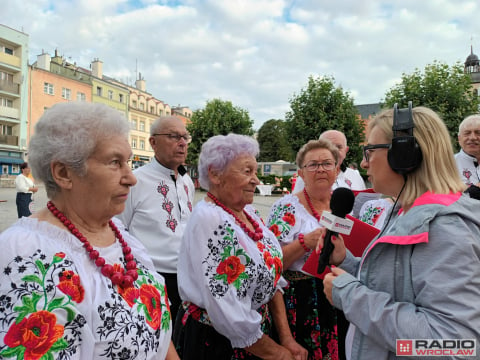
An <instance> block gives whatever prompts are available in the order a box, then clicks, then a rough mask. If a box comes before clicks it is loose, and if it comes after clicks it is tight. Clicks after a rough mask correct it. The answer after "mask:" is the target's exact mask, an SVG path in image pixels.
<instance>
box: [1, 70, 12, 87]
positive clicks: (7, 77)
mask: <svg viewBox="0 0 480 360" xmlns="http://www.w3.org/2000/svg"><path fill="white" fill-rule="evenodd" d="M0 80H1V81H4V82H6V83H8V84H13V74H10V73H7V72H3V71H0Z"/></svg>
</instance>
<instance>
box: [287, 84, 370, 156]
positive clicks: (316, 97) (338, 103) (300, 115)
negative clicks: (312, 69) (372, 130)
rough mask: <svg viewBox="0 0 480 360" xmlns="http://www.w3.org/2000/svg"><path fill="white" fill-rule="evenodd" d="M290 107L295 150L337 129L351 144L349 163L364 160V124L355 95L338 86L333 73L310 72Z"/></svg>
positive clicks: (290, 135) (289, 124) (290, 131)
mask: <svg viewBox="0 0 480 360" xmlns="http://www.w3.org/2000/svg"><path fill="white" fill-rule="evenodd" d="M290 108H291V110H290V111H288V112H287V113H286V130H287V137H288V141H289V142H290V146H291V149H292V151H293V152H294V153H295V154H296V153H297V152H298V150H299V149H300V147H302V145H304V144H305V143H306V142H308V141H309V140H312V139H318V136H319V135H320V134H321V133H322V132H324V131H326V130H331V129H334V130H339V131H342V132H343V133H344V134H345V136H346V138H347V143H348V146H349V147H350V151H349V152H348V153H347V158H346V160H345V164H347V163H348V162H351V161H356V162H357V163H360V160H361V158H362V151H361V148H360V143H361V142H363V140H364V134H363V127H362V126H361V125H360V123H359V121H358V120H357V114H358V112H357V109H356V107H355V105H354V104H353V99H352V98H351V97H350V95H349V94H348V93H346V92H344V91H343V89H342V88H341V87H336V86H335V79H334V78H333V77H313V76H310V77H309V78H308V84H307V86H306V87H305V88H303V89H302V90H301V91H300V93H299V94H298V95H297V94H294V95H293V97H292V98H291V99H290Z"/></svg>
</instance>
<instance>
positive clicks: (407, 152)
mask: <svg viewBox="0 0 480 360" xmlns="http://www.w3.org/2000/svg"><path fill="white" fill-rule="evenodd" d="M414 127H415V124H414V122H413V109H412V102H411V101H409V102H408V108H404V109H399V108H398V106H397V104H395V105H394V106H393V125H392V131H393V138H392V144H391V146H390V149H389V150H388V164H389V165H390V168H391V169H392V170H393V171H395V172H397V173H399V174H402V175H403V176H406V175H407V174H409V173H411V172H412V171H414V170H415V169H416V168H418V167H419V166H420V164H421V162H422V151H421V149H420V146H419V145H418V142H417V140H416V139H415V136H413V128H414Z"/></svg>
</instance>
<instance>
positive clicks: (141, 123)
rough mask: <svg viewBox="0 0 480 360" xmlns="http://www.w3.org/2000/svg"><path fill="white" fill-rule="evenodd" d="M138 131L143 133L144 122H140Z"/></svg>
mask: <svg viewBox="0 0 480 360" xmlns="http://www.w3.org/2000/svg"><path fill="white" fill-rule="evenodd" d="M139 130H140V131H145V121H140V129H139Z"/></svg>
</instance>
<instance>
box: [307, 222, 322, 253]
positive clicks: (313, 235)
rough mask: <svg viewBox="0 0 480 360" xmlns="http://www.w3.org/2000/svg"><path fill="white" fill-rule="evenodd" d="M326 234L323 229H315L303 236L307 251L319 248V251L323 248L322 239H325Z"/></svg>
mask: <svg viewBox="0 0 480 360" xmlns="http://www.w3.org/2000/svg"><path fill="white" fill-rule="evenodd" d="M326 232H327V229H326V228H324V227H321V228H318V229H315V230H313V231H311V232H309V233H308V234H305V235H304V236H303V240H304V241H305V245H306V246H307V247H308V248H309V249H317V251H318V248H319V247H320V249H321V248H322V246H323V238H324V237H325V233H326Z"/></svg>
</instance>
